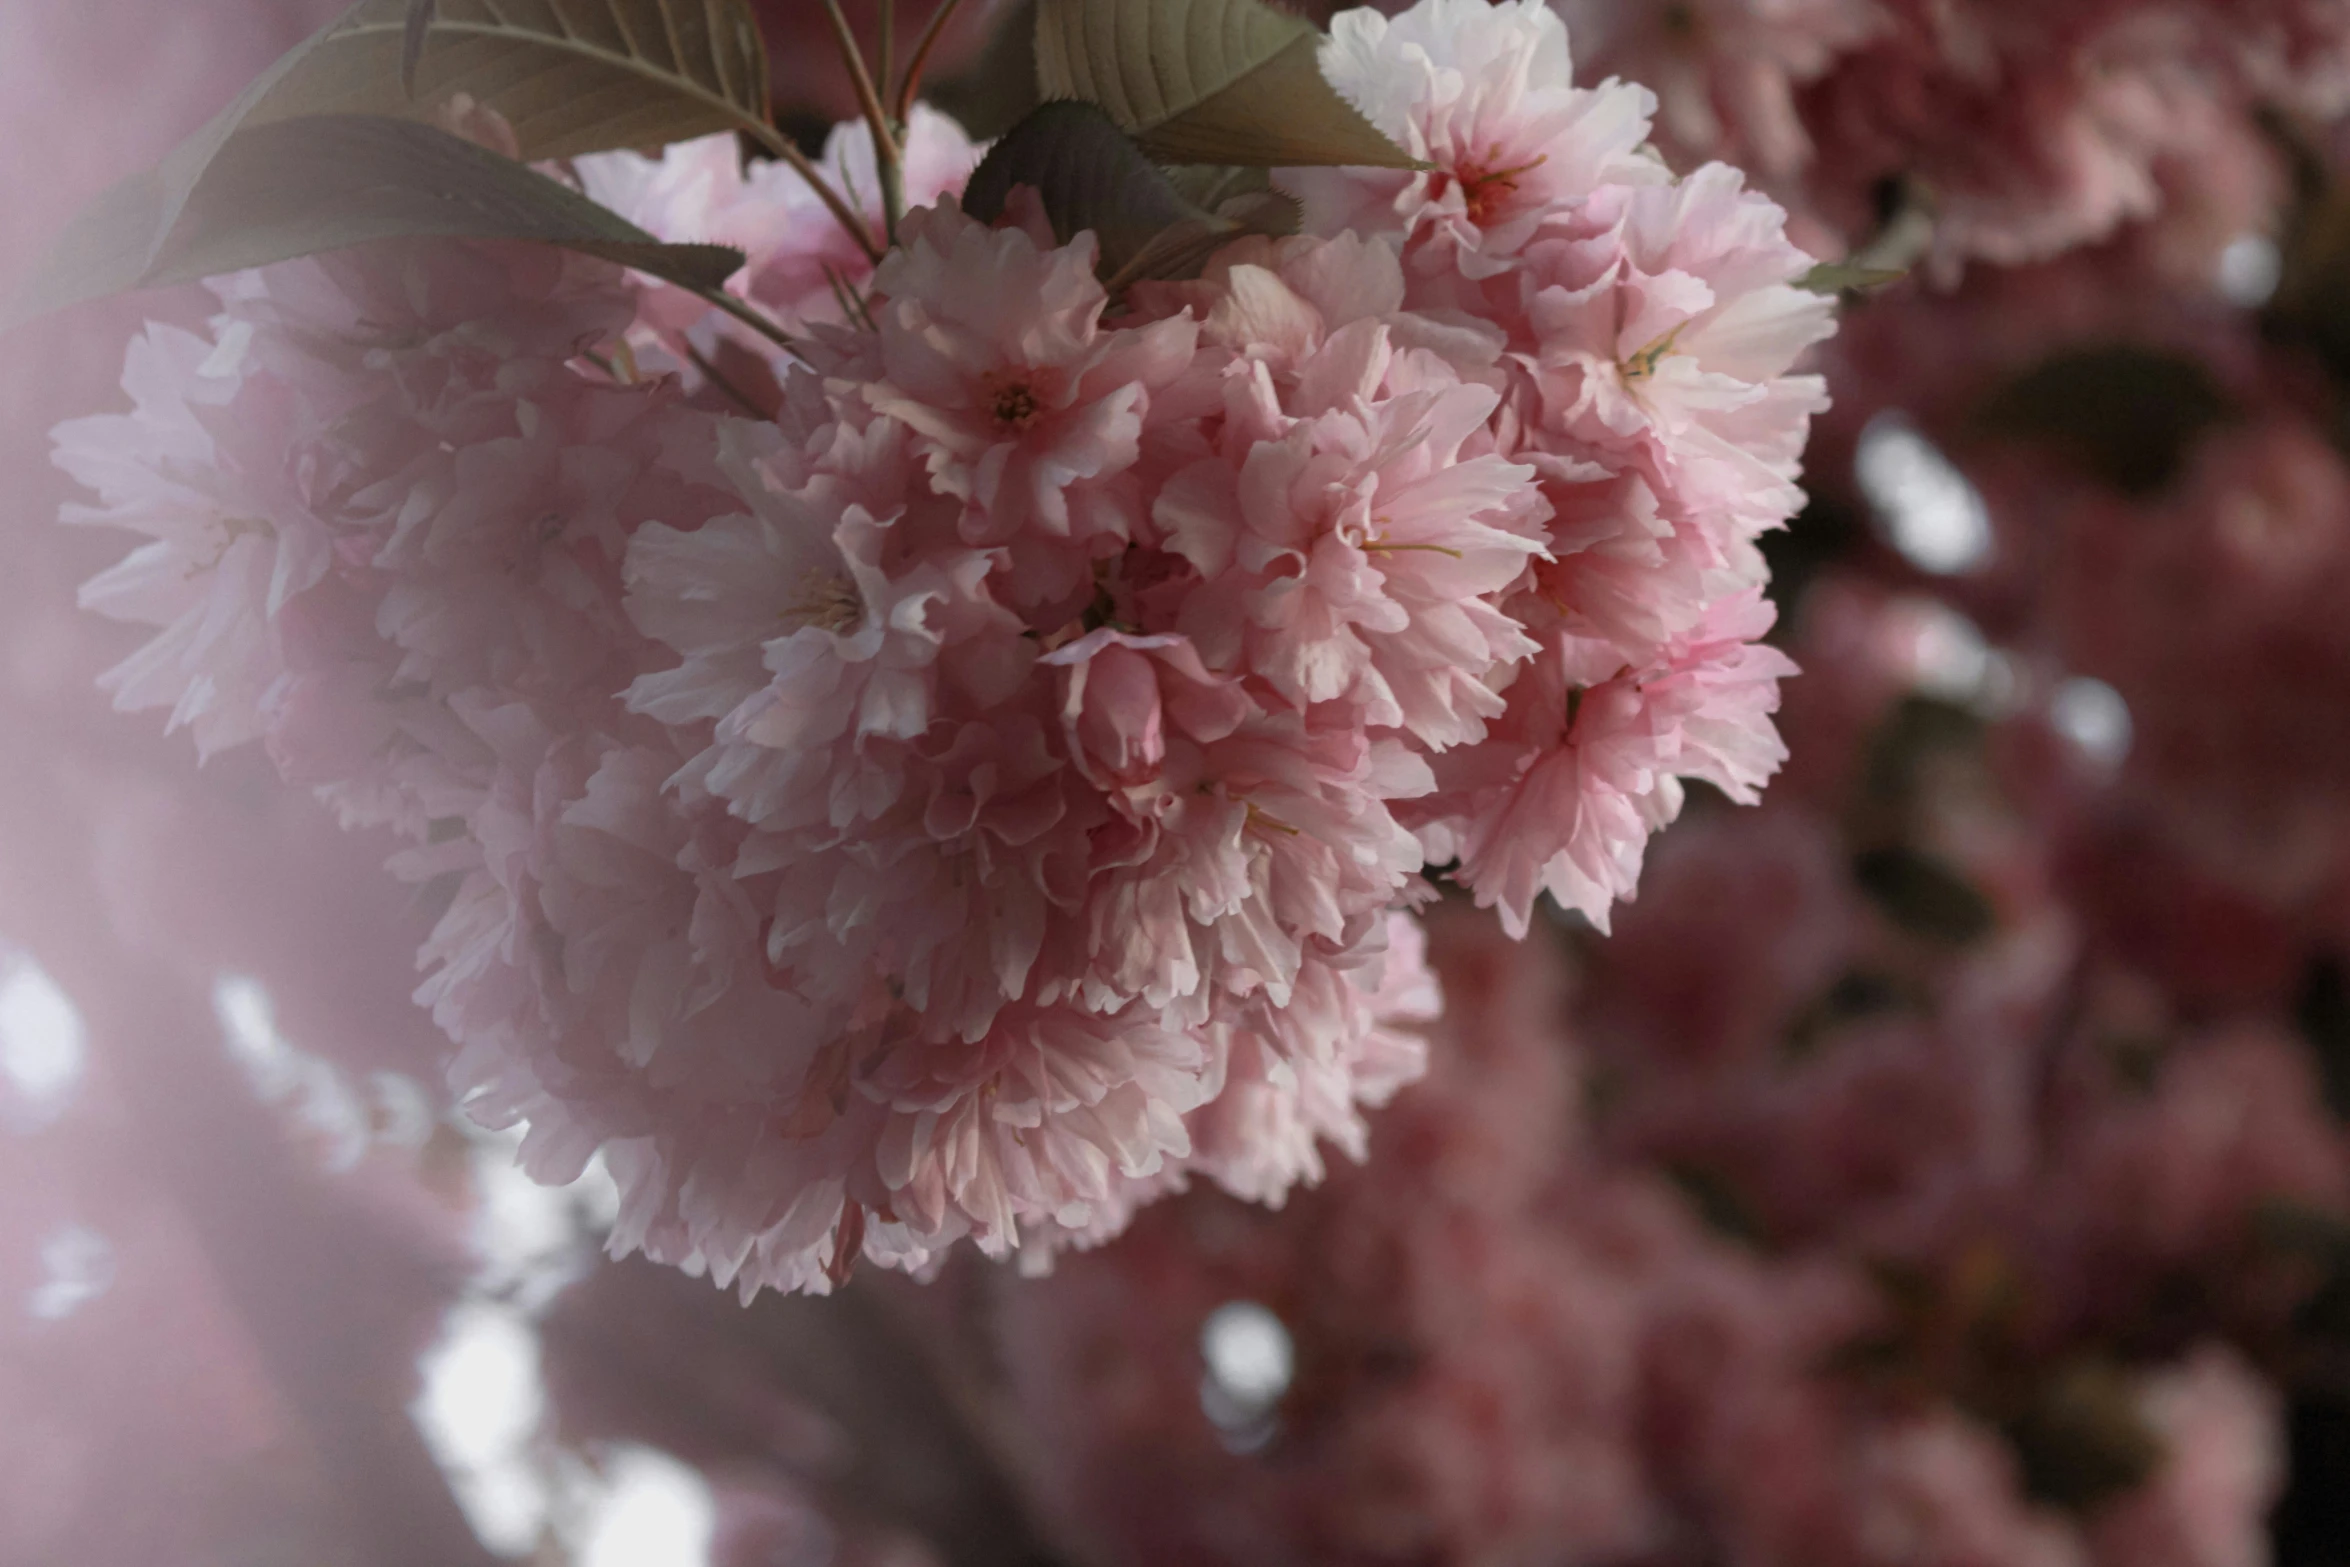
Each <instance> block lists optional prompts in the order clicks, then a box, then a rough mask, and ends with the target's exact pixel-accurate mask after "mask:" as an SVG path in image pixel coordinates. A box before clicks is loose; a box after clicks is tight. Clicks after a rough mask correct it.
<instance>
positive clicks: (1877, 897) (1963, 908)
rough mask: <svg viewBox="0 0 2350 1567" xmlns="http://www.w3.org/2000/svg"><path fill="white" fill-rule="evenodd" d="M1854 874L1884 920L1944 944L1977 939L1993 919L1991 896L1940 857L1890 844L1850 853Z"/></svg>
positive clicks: (1911, 932) (1986, 929) (1985, 932)
mask: <svg viewBox="0 0 2350 1567" xmlns="http://www.w3.org/2000/svg"><path fill="white" fill-rule="evenodd" d="M1852 876H1853V880H1855V881H1857V882H1859V883H1860V889H1861V891H1863V892H1865V893H1867V894H1868V895H1869V899H1870V901H1872V902H1873V903H1875V904H1876V905H1877V908H1878V910H1879V912H1881V913H1882V914H1883V915H1884V916H1885V917H1886V918H1887V919H1888V920H1891V921H1892V922H1893V923H1894V924H1895V925H1896V926H1898V927H1899V928H1900V929H1902V930H1904V931H1907V932H1908V933H1909V934H1910V935H1913V936H1917V937H1921V938H1923V939H1924V940H1927V941H1932V942H1938V943H1940V944H1942V945H1945V946H1952V947H1963V946H1966V945H1968V944H1969V943H1971V942H1976V941H1980V940H1981V939H1982V938H1983V937H1985V936H1987V935H1989V934H1990V933H1991V929H1992V927H1993V926H1994V925H1995V924H1997V923H1998V917H1997V915H1995V914H1994V913H1993V912H1992V909H1991V904H1990V902H1989V901H1988V900H1987V899H1985V898H1984V896H1983V895H1982V894H1981V893H1980V892H1978V891H1976V890H1975V888H1974V887H1973V885H1972V884H1970V883H1969V882H1968V881H1967V879H1966V878H1965V877H1963V876H1961V875H1960V874H1959V873H1958V872H1957V871H1956V870H1954V869H1952V868H1951V867H1950V866H1949V865H1948V864H1947V863H1945V862H1944V861H1943V860H1941V859H1939V858H1937V857H1936V856H1934V855H1931V854H1927V853H1925V852H1924V851H1923V850H1919V849H1912V848H1907V847H1903V846H1899V845H1895V846H1892V847H1888V848H1881V849H1864V850H1862V851H1861V852H1860V853H1859V854H1857V855H1855V856H1853V861H1852Z"/></svg>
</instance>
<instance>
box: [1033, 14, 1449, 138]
mask: <svg viewBox="0 0 2350 1567" xmlns="http://www.w3.org/2000/svg"><path fill="white" fill-rule="evenodd" d="M1320 44H1321V34H1319V33H1317V32H1316V31H1315V30H1314V29H1313V27H1312V26H1311V25H1310V24H1308V23H1307V22H1305V21H1304V20H1303V19H1301V18H1299V17H1295V16H1292V15H1290V14H1289V13H1287V12H1285V11H1278V10H1275V9H1274V8H1273V7H1272V6H1270V5H1267V4H1265V0H1040V3H1039V5H1038V7H1037V14H1036V75H1037V85H1038V87H1039V89H1040V90H1041V91H1042V92H1043V94H1044V96H1045V97H1046V98H1047V99H1055V98H1078V99H1083V100H1084V101H1086V102H1088V103H1095V104H1099V105H1100V106H1101V107H1102V109H1103V110H1104V111H1105V112H1107V113H1108V114H1109V116H1110V118H1111V119H1112V120H1114V121H1116V122H1117V123H1118V124H1119V125H1120V126H1122V127H1123V128H1125V129H1126V130H1128V131H1131V132H1133V133H1134V136H1135V138H1136V140H1137V141H1139V142H1140V143H1141V145H1142V148H1143V150H1144V151H1145V152H1147V153H1149V154H1150V155H1151V156H1153V157H1155V158H1159V159H1161V160H1163V161H1166V162H1170V163H1240V164H1256V165H1260V166H1279V165H1298V164H1362V165H1372V166H1376V167H1380V168H1414V167H1417V166H1418V165H1417V164H1416V163H1415V162H1414V160H1413V159H1412V158H1411V157H1410V156H1409V155H1408V154H1406V153H1405V152H1404V151H1403V149H1402V148H1400V147H1398V146H1396V145H1395V143H1393V142H1392V141H1390V140H1388V139H1387V137H1385V136H1384V135H1382V134H1380V132H1379V130H1378V129H1377V128H1376V127H1375V126H1373V125H1372V124H1371V122H1370V121H1368V120H1366V119H1364V118H1363V116H1362V114H1361V113H1360V111H1358V110H1357V109H1356V108H1355V107H1354V106H1353V105H1352V104H1350V103H1348V102H1347V101H1346V100H1345V99H1344V98H1341V97H1340V96H1339V95H1338V92H1337V90H1336V89H1335V88H1333V87H1332V86H1331V85H1330V83H1329V81H1328V80H1327V79H1325V78H1324V77H1323V75H1322V68H1321V65H1320V63H1319V62H1318V60H1317V59H1316V53H1317V51H1318V49H1319V47H1320Z"/></svg>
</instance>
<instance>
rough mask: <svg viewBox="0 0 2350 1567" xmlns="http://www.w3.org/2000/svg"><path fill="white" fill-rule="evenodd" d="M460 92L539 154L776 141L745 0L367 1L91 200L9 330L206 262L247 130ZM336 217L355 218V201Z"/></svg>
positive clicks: (24, 293) (395, 112)
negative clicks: (230, 167) (209, 183)
mask: <svg viewBox="0 0 2350 1567" xmlns="http://www.w3.org/2000/svg"><path fill="white" fill-rule="evenodd" d="M411 86H413V88H414V91H413V92H412V91H411V90H410V89H411ZM460 92H462V93H465V94H467V95H469V96H470V97H471V98H472V99H473V101H474V102H476V103H477V104H480V105H482V106H484V107H487V108H490V109H493V110H495V111H497V112H498V113H499V114H500V115H502V116H504V117H505V119H506V120H507V121H508V122H509V123H510V124H511V125H512V126H513V127H514V130H515V134H516V137H517V139H518V140H519V142H520V144H521V151H522V153H523V155H524V156H525V157H527V158H554V157H564V156H569V155H572V154H577V153H585V152H592V151H597V150H601V149H605V148H612V147H641V146H648V145H653V144H657V143H660V142H665V141H673V140H678V139H682V138H684V137H688V136H697V135H701V134H704V133H705V132H709V131H716V130H748V131H752V132H754V133H756V134H759V135H761V136H763V137H766V138H769V139H772V138H773V137H774V132H773V130H772V129H771V128H769V127H768V125H767V122H766V99H767V61H766V54H765V51H764V46H763V45H762V44H761V43H760V41H759V35H758V29H757V27H756V26H755V25H754V23H753V21H752V18H751V14H750V12H749V10H748V8H747V6H746V4H745V0H361V3H360V4H358V5H355V6H353V7H352V8H351V10H350V11H348V12H346V13H345V14H344V15H343V16H342V17H341V18H340V19H338V20H337V21H335V22H334V23H332V24H330V25H329V26H327V27H326V28H324V29H322V30H321V31H319V32H318V33H316V34H314V35H313V36H312V37H310V38H309V39H307V40H305V41H304V42H303V43H302V44H300V45H299V46H297V47H296V48H294V49H293V50H291V51H289V52H288V53H287V54H286V55H285V56H284V57H282V58H281V59H279V60H278V62H277V63H276V64H275V65H273V66H271V67H270V68H269V69H268V70H267V71H265V72H263V73H262V75H261V76H260V77H259V78H258V79H256V80H255V81H254V83H253V84H252V86H250V87H248V88H247V89H246V90H245V91H244V93H242V94H241V95H240V96H239V97H238V98H237V100H236V102H234V103H232V104H230V105H229V106H228V107H227V108H226V109H224V110H222V111H221V112H220V113H219V114H218V115H216V116H214V117H213V119H212V120H211V122H210V123H208V124H207V125H206V126H205V127H204V128H203V129H202V130H200V131H198V132H197V133H196V134H195V135H194V136H191V137H190V138H188V140H187V141H185V142H184V143H182V144H181V145H180V146H179V147H178V148H177V149H176V150H174V151H173V152H172V153H171V154H170V156H168V157H166V158H165V159H164V160H163V162H162V163H160V164H158V165H157V166H156V167H155V168H154V169H152V170H149V171H147V172H145V173H142V174H139V175H135V176H133V177H132V178H130V179H128V180H125V181H123V182H122V183H121V184H119V185H117V186H115V187H114V188H113V189H112V190H109V191H107V192H106V193H105V194H104V195H102V196H100V197H99V198H98V200H97V201H96V202H94V203H92V205H91V206H90V207H89V208H88V209H86V210H85V211H84V212H83V213H82V214H81V216H80V217H78V218H77V219H76V220H75V221H74V223H73V224H72V225H71V226H70V227H69V228H68V229H67V230H66V232H65V233H64V234H63V235H62V236H61V237H60V238H59V239H58V241H57V242H56V244H55V245H53V246H52V247H51V250H50V252H49V254H48V256H47V257H45V258H44V260H43V262H42V264H41V266H40V267H39V268H38V269H37V270H36V271H35V273H34V274H33V276H32V277H31V278H30V279H29V280H27V281H26V282H24V283H23V284H22V285H20V287H19V290H18V294H17V297H16V298H15V300H14V301H13V304H12V308H11V310H10V312H9V316H8V320H9V321H10V322H14V321H19V320H23V319H26V318H28V317H30V316H35V315H40V314H43V313H45V312H47V311H50V310H56V309H60V308H62V307H64V306H66V305H70V304H74V303H76V302H78V301H81V300H84V299H94V298H98V297H100V296H102V295H106V294H112V293H119V292H121V291H123V290H125V289H130V288H137V287H141V286H144V285H146V284H150V283H154V282H158V281H161V280H162V274H161V273H160V272H159V270H158V269H159V266H160V264H161V263H162V261H163V258H164V256H165V254H166V252H167V251H176V252H177V253H179V254H180V255H182V256H186V255H189V254H193V252H191V251H190V250H189V249H188V241H187V240H186V239H185V237H184V236H183V235H182V234H181V229H182V226H183V225H182V218H183V215H184V212H185V209H186V207H187V205H188V203H189V201H190V199H191V197H192V195H193V193H194V192H195V191H196V190H197V188H198V187H199V185H200V184H202V182H203V181H204V180H205V179H206V178H207V176H208V173H209V171H210V169H211V167H212V164H213V162H214V160H215V159H216V158H217V157H218V156H219V155H220V153H221V151H222V149H223V148H224V147H226V146H227V145H228V144H229V143H230V141H231V140H232V138H234V137H236V136H238V135H239V134H241V133H243V132H245V131H247V130H251V129H254V128H258V127H261V126H266V125H270V124H274V123H278V122H281V121H287V120H296V119H302V120H310V119H313V118H314V117H316V116H320V115H328V114H373V115H388V116H395V117H401V118H424V117H427V116H430V115H431V114H433V113H435V112H436V111H437V110H438V109H439V108H440V107H441V106H442V105H444V104H445V103H446V102H447V101H448V100H449V99H450V98H451V97H452V96H453V95H455V94H457V93H460ZM381 139H382V138H381V137H380V135H379V136H378V137H377V138H376V141H375V142H374V143H371V145H377V144H380V142H381ZM269 145H271V146H273V147H274V146H277V145H279V144H278V143H275V142H272V143H270V144H269ZM541 183H545V182H543V181H542V182H541ZM403 210H406V211H409V212H410V213H411V215H413V208H404V209H403ZM336 211H337V213H338V214H339V216H340V220H341V221H343V222H345V223H346V224H347V223H348V222H350V221H351V220H352V218H353V209H352V208H351V207H350V205H349V204H348V203H347V202H346V203H339V204H338V205H337V208H336ZM208 221H211V220H208ZM387 221H388V220H387ZM211 233H212V234H213V236H214V237H213V239H212V240H209V241H208V242H207V244H208V246H209V247H210V249H211V250H212V251H213V252H214V253H220V254H225V253H227V252H226V250H224V249H222V248H221V243H220V241H219V231H218V228H217V223H216V222H214V223H213V226H212V228H211ZM275 243H282V239H281V240H279V241H272V242H269V243H258V244H257V246H256V248H258V249H269V248H271V246H272V244H275ZM174 271H175V272H176V273H178V274H179V275H193V274H187V273H185V272H184V266H182V267H175V268H174Z"/></svg>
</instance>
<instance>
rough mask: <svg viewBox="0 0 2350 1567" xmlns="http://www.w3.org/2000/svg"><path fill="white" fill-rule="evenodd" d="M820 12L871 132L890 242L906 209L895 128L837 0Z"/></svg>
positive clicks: (883, 218)
mask: <svg viewBox="0 0 2350 1567" xmlns="http://www.w3.org/2000/svg"><path fill="white" fill-rule="evenodd" d="M824 14H825V16H826V17H828V18H829V19H830V20H831V22H832V36H833V38H834V40H835V41H836V42H837V43H838V44H839V45H840V57H841V59H842V61H843V62H844V63H845V64H846V65H847V66H848V68H849V84H850V85H851V86H853V87H855V88H856V90H857V106H858V108H859V109H860V110H862V111H863V113H864V115H865V123H866V125H867V126H869V127H871V129H872V131H873V163H874V167H875V168H876V169H878V170H879V171H880V174H881V224H882V232H883V234H884V235H885V236H886V237H887V239H888V241H889V242H890V243H891V244H893V245H894V244H896V243H897V238H898V219H899V218H901V217H903V216H904V215H905V210H906V190H905V184H906V182H905V176H904V172H903V171H902V170H901V169H899V167H898V157H899V151H898V132H897V127H896V125H895V124H893V123H892V122H891V120H890V117H889V111H888V110H886V109H884V108H883V107H882V106H881V94H880V93H878V92H876V91H875V90H874V87H873V76H872V73H870V72H869V71H867V70H866V69H865V51H864V50H862V49H859V48H858V47H857V35H856V34H855V33H854V32H851V31H850V30H849V19H848V18H847V17H846V16H844V15H842V14H841V8H840V0H824Z"/></svg>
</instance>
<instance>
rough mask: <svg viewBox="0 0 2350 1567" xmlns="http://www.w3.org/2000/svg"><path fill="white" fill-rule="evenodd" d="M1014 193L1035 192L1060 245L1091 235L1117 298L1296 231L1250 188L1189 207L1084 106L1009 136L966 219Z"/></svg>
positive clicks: (1274, 204) (975, 187)
mask: <svg viewBox="0 0 2350 1567" xmlns="http://www.w3.org/2000/svg"><path fill="white" fill-rule="evenodd" d="M1017 185H1026V186H1029V187H1031V188H1032V189H1034V190H1035V191H1036V193H1037V196H1038V198H1039V199H1040V200H1041V201H1042V202H1043V204H1044V210H1045V216H1046V217H1047V218H1049V219H1050V220H1051V222H1052V225H1053V234H1054V237H1055V238H1057V239H1058V240H1060V241H1061V243H1063V244H1067V243H1068V242H1069V241H1070V240H1073V239H1075V238H1076V237H1077V236H1078V235H1079V234H1081V233H1084V232H1086V231H1087V230H1091V231H1092V232H1093V234H1094V236H1095V238H1096V240H1097V241H1098V242H1099V244H1100V247H1101V256H1100V262H1099V265H1100V269H1101V272H1102V276H1103V278H1104V281H1105V285H1106V286H1107V287H1108V288H1109V290H1110V291H1111V293H1113V294H1115V293H1117V292H1118V291H1119V290H1121V289H1123V288H1124V287H1125V286H1126V285H1127V284H1129V283H1133V282H1137V281H1139V280H1141V279H1144V278H1180V277H1193V276H1197V275H1198V272H1199V269H1200V267H1201V266H1202V265H1203V264H1204V263H1205V262H1206V261H1207V258H1208V257H1209V256H1210V255H1212V254H1213V253H1214V252H1215V251H1216V250H1218V249H1220V248H1221V247H1222V246H1224V245H1226V244H1228V243H1229V242H1231V241H1232V240H1234V239H1237V238H1239V237H1240V236H1241V235H1243V234H1249V233H1284V232H1290V231H1293V230H1294V229H1295V227H1296V208H1295V207H1294V205H1290V204H1288V203H1287V202H1286V198H1282V197H1279V196H1277V195H1272V194H1271V193H1270V192H1269V191H1258V190H1253V189H1250V188H1248V186H1249V182H1247V181H1237V182H1233V187H1234V188H1233V189H1232V194H1230V195H1229V196H1226V197H1224V199H1223V200H1222V201H1221V203H1220V206H1219V209H1218V210H1214V211H1211V210H1209V209H1208V208H1206V207H1204V206H1202V205H1201V204H1199V203H1198V202H1195V201H1193V200H1191V199H1189V198H1188V197H1186V196H1185V194H1184V193H1183V191H1182V190H1181V189H1179V188H1178V185H1177V183H1176V181H1175V180H1174V179H1173V178H1171V177H1170V176H1169V175H1168V173H1167V171H1166V170H1164V169H1161V168H1160V167H1159V166H1158V165H1156V164H1154V163H1152V162H1151V161H1150V159H1148V158H1146V157H1144V156H1143V154H1142V151H1141V149H1139V148H1138V147H1136V146H1135V144H1134V141H1133V139H1132V138H1131V137H1129V136H1128V135H1127V134H1126V133H1125V132H1123V131H1121V130H1119V129H1118V127H1117V126H1116V125H1114V124H1112V123H1111V121H1110V118H1109V116H1108V115H1107V114H1105V113H1103V112H1102V111H1101V110H1100V109H1098V108H1096V107H1095V106H1094V105H1092V104H1090V103H1079V102H1071V101H1066V100H1064V101H1061V102H1055V103H1048V104H1045V105H1043V106H1042V107H1040V108H1038V109H1037V110H1036V111H1035V112H1034V113H1032V114H1030V115H1029V116H1028V117H1027V118H1026V119H1024V120H1022V121H1021V122H1020V123H1019V124H1018V125H1015V126H1013V127H1012V129H1011V130H1010V131H1009V132H1007V133H1006V134H1005V135H1004V137H1003V138H1002V140H1000V141H998V142H997V143H996V144H995V146H994V147H993V148H992V149H990V150H989V152H988V155H987V156H986V157H985V158H984V159H982V160H981V162H980V165H979V167H978V168H977V169H975V170H973V171H972V174H971V180H970V183H969V184H968V185H967V186H965V187H964V191H963V210H964V211H965V212H967V213H969V214H970V215H971V216H973V217H975V218H978V219H979V220H981V221H982V222H989V223H992V222H994V221H995V220H996V219H997V218H998V217H1000V216H1001V215H1002V214H1003V209H1004V203H1005V201H1006V200H1007V199H1008V198H1009V197H1010V195H1011V193H1012V189H1013V187H1014V186H1017ZM1209 194H1211V195H1214V194H1217V192H1216V191H1213V190H1211V191H1210V192H1209ZM1268 197H1270V200H1268V199H1267V198H1268Z"/></svg>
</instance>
